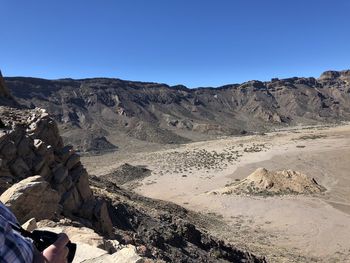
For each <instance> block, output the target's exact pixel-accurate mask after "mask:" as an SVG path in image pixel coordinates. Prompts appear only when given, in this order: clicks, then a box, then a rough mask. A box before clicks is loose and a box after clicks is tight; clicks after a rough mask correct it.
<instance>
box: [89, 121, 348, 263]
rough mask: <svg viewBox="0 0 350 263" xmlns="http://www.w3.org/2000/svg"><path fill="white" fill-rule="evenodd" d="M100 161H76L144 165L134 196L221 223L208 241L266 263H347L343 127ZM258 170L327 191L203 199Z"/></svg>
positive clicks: (98, 169)
mask: <svg viewBox="0 0 350 263" xmlns="http://www.w3.org/2000/svg"><path fill="white" fill-rule="evenodd" d="M254 145H255V146H254ZM235 151H238V152H235ZM102 157H104V158H103V160H102V159H93V158H90V159H89V158H83V162H84V163H85V164H87V166H88V169H89V171H90V172H92V173H94V174H104V173H106V172H108V171H110V170H113V169H114V168H116V167H117V166H118V165H120V164H122V163H124V162H129V163H131V164H134V165H147V167H148V168H149V169H151V170H153V172H152V175H151V176H150V177H147V178H145V179H144V180H143V181H142V182H141V185H140V186H139V187H138V188H137V189H136V191H137V192H139V193H141V194H143V195H145V196H149V197H153V198H159V199H163V200H168V201H172V202H175V203H177V204H180V205H183V206H185V207H187V208H189V209H193V210H195V211H199V212H206V213H215V214H217V215H218V216H222V217H223V220H224V221H226V222H227V223H228V225H229V228H225V229H220V226H215V230H213V231H215V233H216V234H218V235H221V236H223V237H225V238H226V239H228V240H230V241H231V242H233V243H235V244H238V245H242V246H243V245H247V247H250V248H253V250H255V251H257V252H258V253H261V254H266V255H268V256H269V257H270V259H271V260H272V262H312V261H313V260H314V261H315V262H346V261H348V262H350V126H349V125H348V126H341V127H333V128H327V129H322V128H310V129H302V130H287V131H280V132H275V133H271V134H268V135H266V136H247V137H239V138H223V139H219V140H215V141H207V142H199V143H191V144H187V145H183V146H180V147H178V148H176V149H167V150H162V151H159V150H158V151H156V152H144V153H137V154H132V156H130V155H129V156H126V157H123V156H122V155H120V154H117V155H113V154H111V155H109V156H107V157H106V156H101V157H100V158H102ZM232 158H236V160H234V159H232ZM102 161H103V162H102ZM101 163H104V166H101ZM196 165H197V166H196ZM106 167H108V168H106ZM258 167H265V168H267V169H272V170H283V169H293V170H297V171H300V172H302V173H305V174H306V175H308V176H310V177H314V178H315V179H316V180H317V182H319V183H320V184H321V185H323V186H325V187H326V188H327V189H328V190H327V192H326V193H324V194H320V195H318V196H285V197H270V198H263V197H240V196H215V195H208V194H206V193H207V192H208V191H211V190H214V189H218V188H222V187H224V186H225V184H227V183H230V182H233V181H234V180H235V179H242V178H245V177H246V176H247V175H249V174H250V173H252V172H253V171H254V170H255V169H256V168H258Z"/></svg>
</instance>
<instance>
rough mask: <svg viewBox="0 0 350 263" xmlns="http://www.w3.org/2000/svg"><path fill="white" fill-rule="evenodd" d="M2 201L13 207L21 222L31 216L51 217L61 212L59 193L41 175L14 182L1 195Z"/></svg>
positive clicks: (38, 217) (39, 218) (12, 209)
mask: <svg viewBox="0 0 350 263" xmlns="http://www.w3.org/2000/svg"><path fill="white" fill-rule="evenodd" d="M0 201H1V202H2V203H3V204H5V205H6V206H7V207H8V208H10V209H11V211H12V212H13V213H14V214H15V215H16V217H17V219H18V220H19V223H21V224H23V223H24V222H26V221H27V220H29V219H31V218H35V219H37V220H42V219H47V218H50V219H51V218H54V216H55V215H56V214H57V213H59V207H58V202H59V201H60V197H59V194H58V192H57V191H55V190H53V189H52V188H51V187H50V185H49V183H48V182H46V181H45V180H44V179H43V178H42V177H41V176H40V175H37V176H31V177H28V178H27V179H24V180H22V181H20V182H19V183H17V184H14V185H13V186H12V187H10V188H9V189H7V190H6V191H5V192H4V193H3V194H2V195H1V196H0Z"/></svg>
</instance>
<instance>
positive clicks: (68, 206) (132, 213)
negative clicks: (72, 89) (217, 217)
mask: <svg viewBox="0 0 350 263" xmlns="http://www.w3.org/2000/svg"><path fill="white" fill-rule="evenodd" d="M0 91H1V92H2V93H1V95H0V97H1V98H6V99H7V98H9V97H8V94H7V93H6V89H5V87H4V86H3V82H0ZM11 100H12V101H13V102H14V103H15V101H14V100H13V99H12V98H11ZM0 118H1V120H2V123H3V125H2V127H1V128H0V194H1V196H0V200H1V202H3V203H4V204H5V205H6V206H8V207H9V208H10V209H11V210H12V211H13V212H14V213H15V215H16V216H17V218H18V220H19V222H20V223H21V224H23V223H24V226H25V227H26V229H31V230H32V229H35V228H36V227H39V228H43V229H48V228H49V229H50V230H52V231H57V232H60V231H64V232H67V233H68V234H70V235H72V240H74V242H78V243H79V242H81V243H79V244H78V257H77V260H78V259H79V261H76V262H139V263H141V262H266V261H265V260H264V259H263V258H258V257H256V256H254V255H253V254H251V253H248V252H244V251H242V250H239V249H237V248H235V247H233V246H231V245H230V244H225V243H224V242H223V241H222V240H218V239H216V238H214V237H211V236H210V235H208V234H206V233H205V231H204V230H202V229H200V228H198V227H197V226H195V224H194V222H198V218H201V217H200V215H197V214H195V213H192V212H190V211H188V210H186V209H184V208H181V207H179V206H176V205H173V204H171V203H167V202H161V201H156V200H152V199H147V198H144V197H141V196H138V195H135V194H134V193H132V192H128V191H126V190H123V189H121V188H119V187H118V186H116V185H115V184H114V183H112V182H109V181H108V180H103V179H98V178H91V180H90V182H89V176H88V174H87V172H86V170H85V169H84V167H83V165H82V164H81V163H80V160H79V155H77V154H76V153H75V152H74V150H73V148H72V147H70V146H65V145H64V144H63V142H62V138H61V137H60V135H59V132H58V128H57V125H56V123H55V121H54V120H53V119H52V118H51V117H50V116H49V115H48V114H47V113H46V111H45V110H42V109H39V108H35V109H24V108H14V107H9V106H4V105H2V106H0ZM32 218H35V219H36V220H38V221H40V222H39V223H38V224H35V221H34V220H33V219H32ZM27 220H29V222H28V221H27ZM47 220H49V221H47ZM26 221H27V222H26ZM101 250H102V251H101ZM88 252H89V253H92V254H91V255H90V254H89V253H88ZM88 254H89V255H88Z"/></svg>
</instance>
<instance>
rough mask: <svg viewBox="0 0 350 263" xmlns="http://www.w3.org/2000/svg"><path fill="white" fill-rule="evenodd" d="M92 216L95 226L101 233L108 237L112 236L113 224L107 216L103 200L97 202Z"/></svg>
mask: <svg viewBox="0 0 350 263" xmlns="http://www.w3.org/2000/svg"><path fill="white" fill-rule="evenodd" d="M94 216H95V218H96V219H97V220H96V223H95V224H96V226H97V227H98V229H100V231H101V232H102V233H105V234H107V235H108V236H113V233H114V230H113V224H112V221H111V218H110V216H109V212H108V209H107V204H106V202H105V201H103V200H97V202H96V205H95V208H94Z"/></svg>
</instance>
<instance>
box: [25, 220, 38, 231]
mask: <svg viewBox="0 0 350 263" xmlns="http://www.w3.org/2000/svg"><path fill="white" fill-rule="evenodd" d="M22 228H23V229H24V230H26V231H29V232H33V230H35V229H37V228H38V226H37V224H36V219H35V218H31V219H29V220H28V221H27V222H25V223H24V224H23V225H22Z"/></svg>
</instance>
